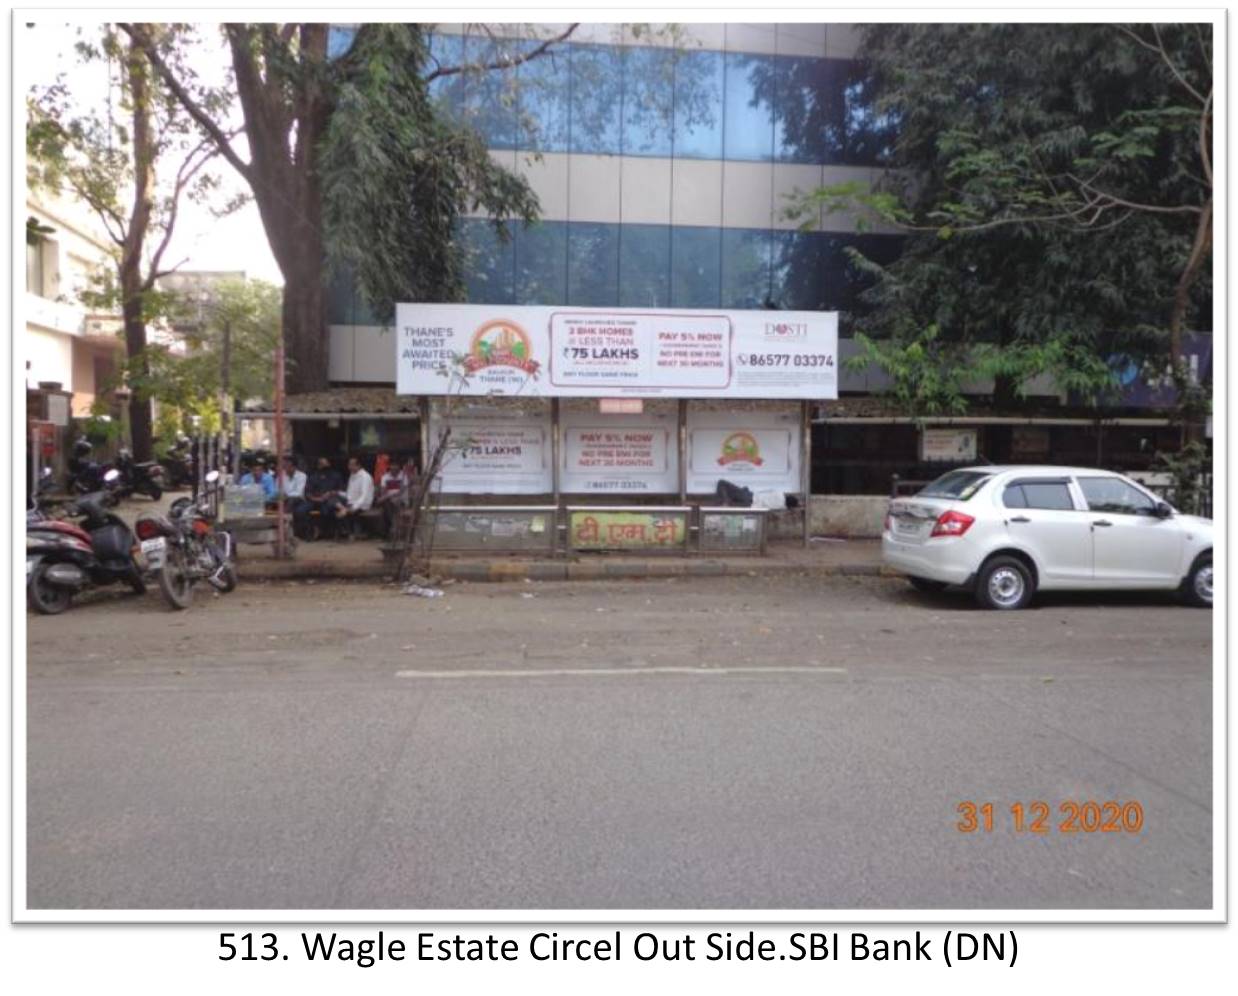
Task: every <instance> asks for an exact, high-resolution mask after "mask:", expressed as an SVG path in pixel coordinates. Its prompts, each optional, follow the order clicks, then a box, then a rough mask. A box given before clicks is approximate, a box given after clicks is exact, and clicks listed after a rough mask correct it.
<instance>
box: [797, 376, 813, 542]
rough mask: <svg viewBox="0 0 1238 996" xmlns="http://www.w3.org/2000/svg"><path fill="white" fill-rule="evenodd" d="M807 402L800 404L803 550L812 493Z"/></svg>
mask: <svg viewBox="0 0 1238 996" xmlns="http://www.w3.org/2000/svg"><path fill="white" fill-rule="evenodd" d="M808 404H809V403H808V402H807V401H801V402H800V434H801V436H802V438H801V440H800V490H801V491H802V492H803V499H804V501H803V504H804V549H805V550H807V549H808V537H809V533H810V529H809V522H808V519H809V516H808V498H809V493H810V492H811V491H812V467H811V463H812V420H811V418H810V416H809V413H808Z"/></svg>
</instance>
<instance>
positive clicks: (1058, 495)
mask: <svg viewBox="0 0 1238 996" xmlns="http://www.w3.org/2000/svg"><path fill="white" fill-rule="evenodd" d="M1002 504H1003V505H1005V506H1006V507H1007V508H1050V509H1065V510H1067V511H1073V510H1074V507H1075V503H1074V502H1073V501H1072V500H1071V497H1070V485H1069V484H1067V482H1066V481H1052V480H1049V481H1046V480H1039V481H1033V480H1023V481H1013V482H1011V483H1010V484H1009V485H1007V486H1006V490H1005V491H1004V492H1003V493H1002Z"/></svg>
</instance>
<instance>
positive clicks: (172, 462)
mask: <svg viewBox="0 0 1238 996" xmlns="http://www.w3.org/2000/svg"><path fill="white" fill-rule="evenodd" d="M159 465H160V466H161V467H163V470H164V481H165V482H166V486H167V487H168V488H169V489H171V490H173V491H175V490H178V489H180V488H188V487H191V486H192V485H193V483H194V480H195V473H194V462H193V442H192V441H191V440H190V438H189V437H188V436H186V435H185V434H184V433H181V434H180V435H179V436H177V437H176V442H174V443H173V444H172V445H171V447H169V449H168V452H167V453H166V454H165V455H164V457H163V459H162V460H160V461H159Z"/></svg>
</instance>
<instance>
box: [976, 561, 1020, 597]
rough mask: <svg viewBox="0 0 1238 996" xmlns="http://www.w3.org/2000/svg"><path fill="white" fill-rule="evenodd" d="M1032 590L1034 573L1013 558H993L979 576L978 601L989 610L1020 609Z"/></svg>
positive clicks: (986, 563) (977, 578)
mask: <svg viewBox="0 0 1238 996" xmlns="http://www.w3.org/2000/svg"><path fill="white" fill-rule="evenodd" d="M1032 591H1033V584H1032V576H1031V572H1030V571H1028V569H1027V566H1026V565H1025V564H1024V563H1023V562H1022V561H1020V560H1017V559H1016V558H1014V557H993V558H991V559H990V560H987V561H985V564H984V566H983V567H981V568H980V572H979V574H978V575H977V576H976V601H977V602H979V603H980V604H981V606H983V607H984V608H986V609H1021V608H1023V607H1024V606H1025V605H1027V603H1028V602H1030V601H1031V600H1032Z"/></svg>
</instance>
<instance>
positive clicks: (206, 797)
mask: <svg viewBox="0 0 1238 996" xmlns="http://www.w3.org/2000/svg"><path fill="white" fill-rule="evenodd" d="M1211 622H1212V620H1211V613H1209V612H1203V611H1199V610H1192V609H1186V608H1181V607H1178V606H1177V605H1175V604H1173V603H1172V602H1171V601H1169V600H1167V599H1164V598H1157V597H1140V596H1127V597H1119V596H1113V597H1095V596H1088V597H1079V596H1057V597H1052V598H1051V597H1047V596H1046V597H1045V598H1043V599H1042V600H1041V601H1040V602H1039V604H1038V605H1037V607H1035V608H1034V609H1032V610H1029V611H1025V612H1019V613H991V612H982V611H980V610H978V609H976V608H974V607H973V606H972V603H971V602H970V601H969V600H967V599H965V598H962V597H959V596H949V595H941V596H924V595H919V594H917V593H914V592H912V591H911V590H910V589H909V588H907V587H906V586H905V585H904V584H902V583H901V582H898V581H893V580H881V579H875V578H865V579H860V578H814V577H809V576H804V577H797V578H781V579H777V580H772V579H767V578H757V577H751V578H717V579H693V580H687V579H680V580H667V581H648V582H629V583H613V584H611V583H600V582H599V583H577V584H568V583H564V584H541V585H533V584H526V585H455V586H452V587H450V588H448V589H447V591H446V595H445V597H443V598H441V599H435V600H429V599H421V598H414V597H409V596H406V595H403V594H402V593H400V591H399V590H398V589H396V588H393V587H384V586H381V585H377V584H355V585H349V584H343V583H334V584H332V583H321V582H320V583H318V584H313V583H302V584H292V585H278V584H271V585H259V584H250V585H246V586H243V587H242V588H240V589H238V590H237V591H236V592H235V593H233V594H232V595H229V596H226V597H219V596H212V595H202V596H200V597H199V600H198V601H197V602H196V603H195V605H194V606H193V608H192V609H191V610H190V611H188V612H185V613H172V612H170V611H168V610H167V609H166V607H165V606H164V604H163V603H162V602H161V601H160V600H159V598H158V596H157V595H156V594H152V595H148V596H146V597H144V598H136V597H134V596H130V595H122V594H117V595H109V596H102V595H101V596H98V597H96V598H94V599H91V600H88V601H87V602H85V603H84V604H82V605H80V606H75V607H74V608H72V609H71V610H70V611H69V612H68V613H67V614H65V615H63V616H60V617H56V618H43V617H33V616H30V617H28V632H29V648H30V661H29V666H28V680H27V688H28V723H29V728H28V738H27V744H28V765H27V771H28V779H29V781H28V810H27V831H28V900H29V904H30V906H31V907H32V908H140V909H147V908H230V909H249V908H262V909H272V908H274V909H281V908H282V909H317V908H356V909H382V910H397V909H399V910H404V909H449V908H488V909H509V908H531V909H568V908H599V909H600V908H608V909H670V908H706V909H736V908H780V909H828V908H856V907H862V908H905V909H929V908H935V907H940V908H978V909H982V908H1000V909H1020V908H1058V907H1063V908H1073V909H1093V908H1105V909H1112V908H1169V907H1174V908H1191V907H1196V908H1198V907H1204V906H1207V905H1209V903H1210V901H1211V898H1210V897H1211V876H1212V850H1211V848H1212V842H1211V825H1212V797H1211V786H1212V768H1211V732H1212V728H1211V718H1210V716H1211ZM1036 800H1042V801H1045V802H1047V803H1049V804H1050V805H1051V806H1052V813H1051V816H1050V818H1049V819H1048V820H1046V821H1045V824H1044V825H1045V828H1046V829H1047V830H1048V832H1046V833H1043V834H1040V833H1033V832H1030V830H1028V829H1026V822H1030V819H1031V816H1032V815H1033V814H1031V812H1030V809H1029V810H1028V811H1027V815H1026V818H1025V829H1024V830H1023V831H1022V832H1019V831H1016V830H1015V829H1014V828H1013V826H1012V823H1013V820H1014V816H1013V814H1012V811H1011V809H1010V807H1011V805H1012V804H1014V803H1023V804H1024V805H1025V806H1028V807H1030V805H1031V803H1032V802H1034V801H1036ZM1067 800H1076V801H1083V800H1096V801H1098V802H1104V801H1108V800H1118V801H1122V802H1127V801H1137V802H1138V803H1139V804H1140V806H1141V807H1142V813H1143V823H1142V827H1141V828H1140V829H1139V830H1138V832H1126V831H1117V832H1077V833H1067V832H1062V831H1061V830H1059V829H1058V826H1059V823H1060V822H1061V819H1062V816H1061V814H1060V812H1059V810H1058V805H1059V804H1060V803H1061V802H1063V801H1067ZM964 801H972V802H974V803H976V804H977V805H981V804H983V803H984V802H991V803H993V804H994V809H993V814H994V815H993V828H992V830H985V829H984V827H983V825H981V826H980V827H979V828H978V829H977V830H976V831H973V832H971V833H964V832H961V831H960V830H959V829H957V828H956V824H957V823H958V822H959V821H960V819H961V818H962V816H961V815H960V812H959V811H958V806H959V804H960V803H961V802H964ZM1133 813H1134V810H1133V809H1130V810H1128V814H1129V815H1132V819H1133Z"/></svg>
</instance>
